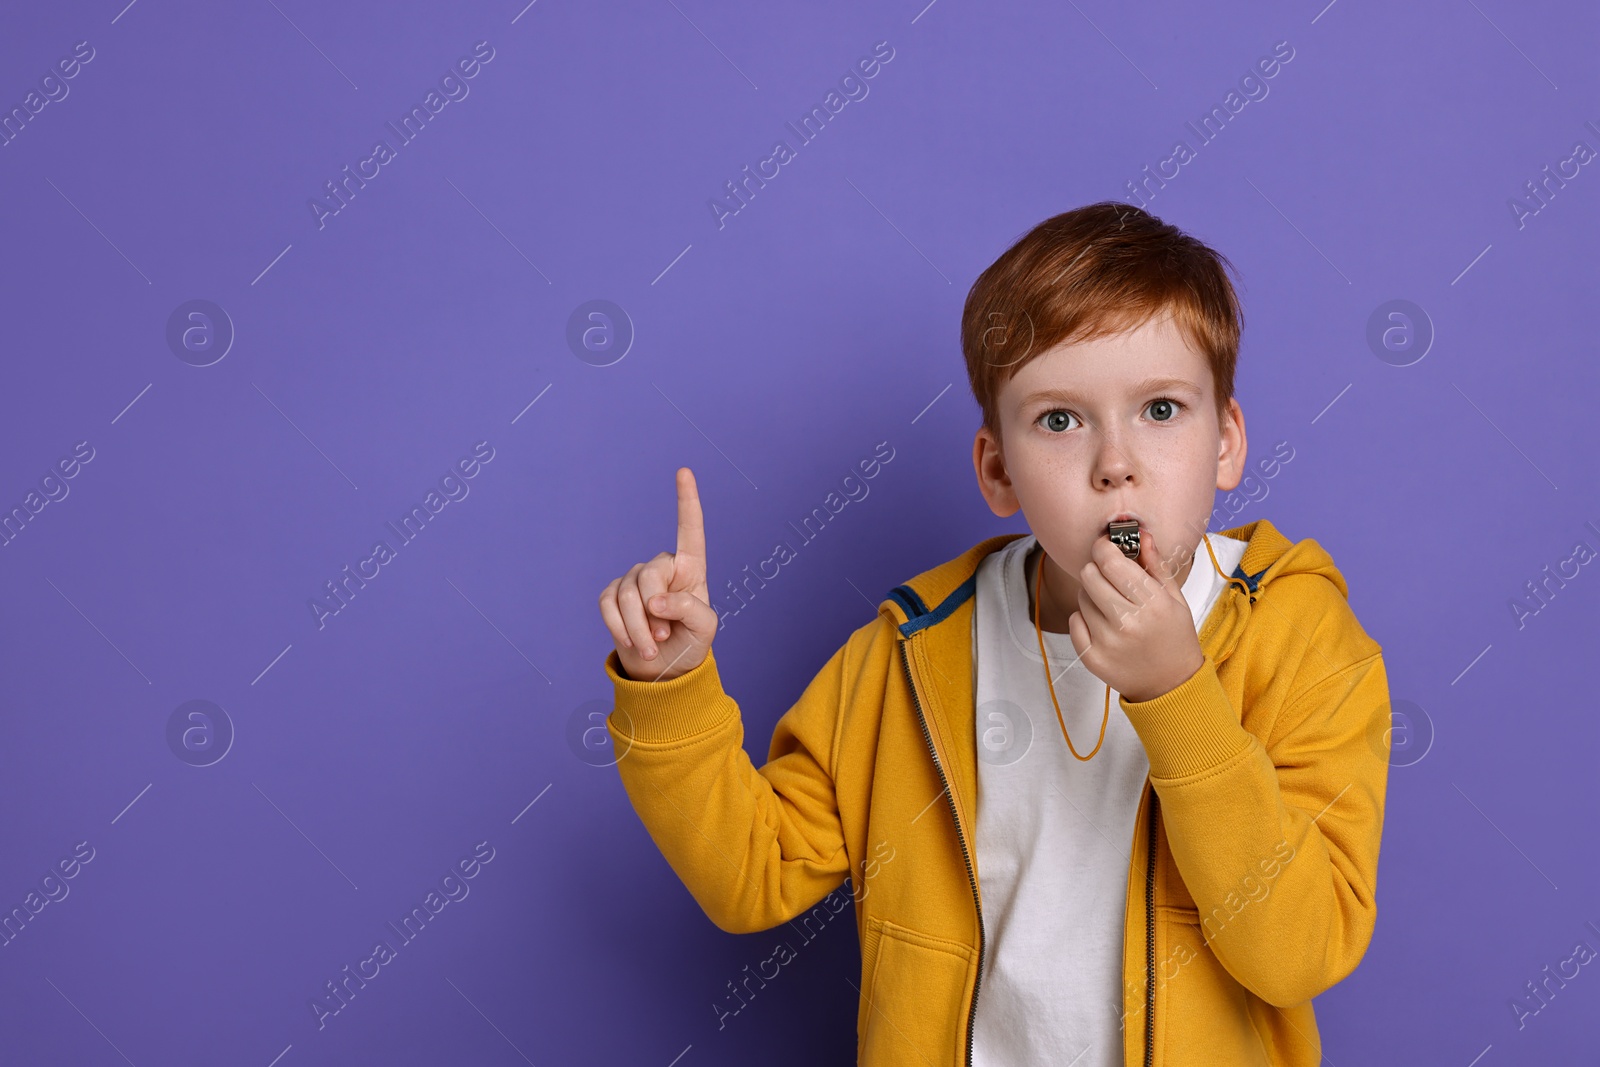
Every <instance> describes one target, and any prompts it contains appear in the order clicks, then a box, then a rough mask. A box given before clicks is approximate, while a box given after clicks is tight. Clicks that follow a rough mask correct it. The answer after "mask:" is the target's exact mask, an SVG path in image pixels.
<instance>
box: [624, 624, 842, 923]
mask: <svg viewBox="0 0 1600 1067" xmlns="http://www.w3.org/2000/svg"><path fill="white" fill-rule="evenodd" d="M849 647H851V642H846V643H845V645H844V646H842V647H840V649H839V650H838V651H837V652H835V653H834V654H833V656H832V657H831V658H830V659H829V660H828V662H827V663H826V664H825V665H824V666H823V667H822V669H821V670H820V671H819V672H818V673H817V674H816V676H815V677H814V678H813V679H812V680H811V682H810V684H809V685H807V687H806V689H805V691H804V692H803V693H802V694H801V696H800V699H799V700H798V701H797V702H796V703H795V704H794V705H793V706H792V707H791V708H790V709H789V710H788V711H787V712H785V713H784V715H783V716H782V717H781V718H780V719H779V720H778V723H777V726H776V727H775V728H774V730H773V737H772V744H771V746H770V751H769V759H768V760H767V762H766V763H765V764H764V765H763V766H762V767H760V768H759V769H758V768H756V767H755V765H754V764H753V763H752V762H751V760H750V757H749V756H748V755H747V754H746V753H745V750H744V724H743V721H742V720H741V718H740V714H739V705H738V704H737V703H736V702H735V701H734V699H733V698H732V697H730V696H728V695H727V693H725V692H724V691H723V689H722V681H721V678H720V676H719V675H718V672H717V664H716V659H715V656H714V654H713V653H712V652H710V651H708V652H707V653H706V658H705V660H704V661H703V662H702V663H701V664H700V665H699V666H697V667H695V668H694V669H693V670H691V671H688V672H687V673H684V674H681V675H679V676H678V677H676V678H673V679H670V680H668V681H665V682H645V681H639V680H636V679H633V678H629V677H628V676H627V674H626V673H624V671H623V670H622V665H621V662H620V661H619V659H618V658H617V653H616V650H615V649H613V650H612V651H611V652H610V653H609V654H608V655H607V656H606V661H605V670H606V675H607V676H608V677H609V678H610V680H611V682H612V685H613V688H614V691H615V707H614V709H613V710H612V712H611V714H610V716H609V717H608V718H607V720H606V728H607V731H608V732H609V733H610V735H611V738H612V744H613V747H614V751H615V752H616V754H617V756H618V760H617V770H618V772H619V773H620V774H621V776H622V784H623V787H624V788H625V789H626V790H627V793H628V798H629V800H631V801H632V803H633V808H634V811H636V812H637V813H638V815H639V818H640V820H641V821H642V822H643V823H644V825H645V829H646V830H648V831H649V833H650V836H651V838H652V839H653V840H654V841H655V843H656V847H658V848H659V849H660V850H661V854H662V855H663V856H664V857H665V858H666V860H667V862H668V864H670V865H671V867H672V869H673V871H674V872H676V873H677V875H678V877H679V878H680V879H681V880H682V881H683V884H684V886H685V887H687V888H688V890H689V892H690V894H691V895H692V896H693V897H694V899H695V901H696V902H697V903H699V905H700V907H701V908H702V909H703V910H704V911H705V913H706V916H707V917H708V918H709V919H710V920H711V921H712V922H713V923H715V924H716V925H717V926H718V927H719V928H720V929H722V930H725V931H727V932H729V933H754V932H756V931H759V930H768V929H771V928H772V927H774V926H778V925H780V924H781V923H784V922H787V921H788V920H790V919H792V918H793V917H795V916H796V915H798V914H800V913H801V912H803V911H805V910H806V909H808V908H810V907H811V906H813V905H814V904H816V902H817V901H819V900H821V899H822V898H823V897H824V896H826V895H827V894H828V893H829V892H831V891H832V890H834V889H835V888H837V887H838V886H839V884H840V883H841V882H842V881H843V880H844V877H845V875H846V874H848V873H849V870H850V866H849V860H848V858H847V855H846V850H845V841H844V831H843V827H842V824H841V821H840V818H839V811H838V803H837V801H836V799H835V794H834V784H833V783H834V773H833V768H834V753H835V747H836V744H837V740H838V727H839V722H840V716H841V711H842V703H843V699H844V693H845V674H846V669H845V668H846V650H847V649H848V648H849Z"/></svg>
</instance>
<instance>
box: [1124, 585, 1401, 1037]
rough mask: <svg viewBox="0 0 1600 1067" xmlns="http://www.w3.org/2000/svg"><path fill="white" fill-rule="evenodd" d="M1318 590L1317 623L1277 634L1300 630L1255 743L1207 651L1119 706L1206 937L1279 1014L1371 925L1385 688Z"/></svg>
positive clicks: (1310, 991) (1339, 964)
mask: <svg viewBox="0 0 1600 1067" xmlns="http://www.w3.org/2000/svg"><path fill="white" fill-rule="evenodd" d="M1327 592H1328V593H1329V594H1330V595H1329V596H1328V597H1327V599H1326V600H1325V601H1323V603H1322V604H1319V605H1318V607H1319V608H1324V609H1325V610H1324V611H1323V613H1322V615H1321V616H1320V619H1319V620H1318V621H1317V622H1315V623H1312V624H1309V625H1306V626H1304V627H1302V628H1296V627H1286V628H1285V629H1286V630H1287V631H1292V632H1293V633H1295V634H1297V635H1298V634H1299V633H1301V632H1302V629H1303V630H1306V631H1310V635H1309V638H1306V639H1304V640H1303V641H1302V651H1303V656H1302V658H1301V659H1300V661H1299V668H1298V669H1297V670H1296V671H1295V678H1294V682H1293V683H1292V684H1291V687H1290V688H1289V692H1290V696H1289V697H1288V698H1287V699H1285V700H1284V702H1283V705H1282V707H1281V709H1279V710H1278V712H1277V714H1276V715H1271V714H1268V715H1266V716H1263V718H1265V719H1266V721H1267V722H1268V723H1269V724H1270V725H1269V728H1268V730H1267V731H1266V732H1267V737H1266V739H1265V740H1263V739H1262V738H1260V737H1257V736H1256V734H1255V733H1252V732H1251V731H1250V730H1248V729H1246V728H1245V727H1244V726H1243V725H1241V717H1240V713H1239V711H1238V709H1236V708H1235V707H1234V706H1233V704H1232V703H1231V701H1230V698H1229V696H1228V693H1227V692H1226V691H1225V689H1224V686H1223V684H1222V681H1221V679H1220V678H1219V677H1218V675H1217V668H1216V663H1215V662H1214V661H1213V660H1212V658H1211V656H1210V655H1207V656H1206V658H1205V663H1204V664H1203V665H1202V666H1201V667H1200V669H1199V670H1197V671H1196V672H1195V673H1194V675H1193V676H1192V677H1190V678H1189V679H1188V680H1187V681H1185V682H1184V683H1183V684H1181V685H1179V686H1178V687H1177V688H1176V689H1173V690H1172V691H1170V692H1168V693H1165V694H1163V695H1161V696H1159V697H1156V698H1154V699H1152V700H1147V701H1141V702H1128V701H1123V702H1122V707H1123V709H1124V710H1125V711H1126V712H1127V715H1128V718H1129V720H1130V721H1131V722H1132V723H1133V725H1134V728H1135V729H1136V730H1137V731H1138V733H1139V735H1140V737H1141V739H1142V740H1143V741H1144V743H1145V749H1146V753H1147V754H1148V756H1149V759H1150V777H1151V784H1152V786H1153V787H1154V788H1155V790H1156V793H1157V795H1158V796H1159V797H1160V800H1161V815H1162V818H1163V820H1164V822H1165V825H1166V833H1167V843H1168V847H1169V848H1170V849H1171V851H1172V856H1173V860H1174V861H1175V862H1176V864H1177V866H1178V871H1179V873H1180V874H1181V876H1182V878H1183V883H1184V886H1185V887H1186V888H1187V889H1188V890H1189V893H1190V895H1191V896H1192V897H1193V898H1194V901H1195V905H1196V907H1197V909H1198V911H1199V914H1200V919H1201V922H1202V930H1203V931H1204V932H1205V935H1206V937H1207V938H1208V940H1207V945H1208V946H1209V948H1210V949H1211V951H1212V952H1213V953H1215V954H1216V956H1217V958H1218V960H1219V961H1220V962H1221V963H1222V965H1223V966H1224V967H1225V968H1226V969H1227V970H1228V972H1229V973H1230V974H1232V975H1233V976H1234V978H1235V979H1237V980H1238V981H1239V983H1240V984H1241V985H1243V986H1245V987H1246V988H1247V989H1249V990H1250V991H1251V992H1253V993H1254V994H1255V995H1256V996H1258V997H1260V998H1261V999H1263V1000H1265V1001H1267V1002H1268V1003H1270V1004H1274V1005H1277V1006H1279V1007H1285V1006H1288V1005H1291V1004H1298V1003H1300V1002H1302V1001H1306V1000H1310V999H1311V998H1312V997H1314V996H1316V995H1317V994H1319V993H1322V992H1323V991H1325V990H1327V989H1328V988H1330V987H1331V986H1333V985H1335V984H1337V983H1338V982H1340V981H1342V980H1343V979H1344V978H1345V977H1346V976H1347V975H1349V974H1350V972H1351V971H1353V970H1355V967H1356V965H1357V964H1358V963H1360V962H1361V957H1362V956H1363V955H1364V954H1365V952H1366V950H1367V945H1368V943H1369V942H1370V940H1371V938H1372V932H1373V927H1374V925H1375V923H1376V921H1377V902H1376V896H1375V894H1376V888H1377V869H1378V846H1379V839H1380V836H1381V833H1382V829H1383V806H1384V794H1385V789H1386V786H1387V779H1388V768H1389V761H1388V750H1387V733H1386V731H1387V729H1388V727H1389V724H1390V707H1389V689H1388V681H1387V677H1386V674H1385V670H1384V665H1383V658H1382V650H1381V649H1380V648H1379V646H1378V645H1377V643H1376V642H1374V641H1372V640H1371V639H1370V638H1369V637H1367V635H1366V634H1365V633H1364V632H1362V630H1361V627H1360V625H1359V624H1358V623H1357V622H1356V619H1355V616H1354V614H1353V613H1352V612H1351V611H1350V608H1349V606H1348V604H1347V603H1346V602H1345V600H1344V598H1343V596H1340V595H1336V594H1333V593H1332V590H1331V588H1330V589H1329V590H1328V591H1327ZM1279 610H1281V609H1279ZM1302 676H1310V677H1311V678H1313V679H1314V680H1313V681H1310V682H1309V683H1303V682H1302V681H1301V679H1302ZM1258 721H1259V720H1258ZM1273 870H1276V872H1277V873H1276V876H1275V877H1273V876H1270V875H1269V876H1267V877H1265V878H1264V877H1263V875H1264V874H1266V872H1269V871H1273ZM1263 886H1264V887H1265V892H1264V893H1263V894H1262V895H1260V896H1259V897H1257V896H1256V893H1257V892H1260V891H1261V890H1262V888H1263ZM1214 920H1215V921H1214Z"/></svg>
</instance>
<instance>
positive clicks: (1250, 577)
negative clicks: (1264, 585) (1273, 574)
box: [1233, 567, 1271, 593]
mask: <svg viewBox="0 0 1600 1067" xmlns="http://www.w3.org/2000/svg"><path fill="white" fill-rule="evenodd" d="M1270 569H1271V568H1270V567H1263V568H1261V569H1260V570H1258V571H1256V572H1255V573H1254V574H1246V573H1245V572H1244V568H1243V567H1235V568H1233V576H1234V577H1235V578H1238V579H1240V580H1241V581H1243V582H1244V583H1245V584H1246V585H1248V586H1249V587H1250V591H1251V592H1252V593H1254V592H1255V591H1256V589H1257V588H1258V587H1259V586H1260V585H1261V576H1262V575H1263V574H1265V573H1267V571H1268V570H1270Z"/></svg>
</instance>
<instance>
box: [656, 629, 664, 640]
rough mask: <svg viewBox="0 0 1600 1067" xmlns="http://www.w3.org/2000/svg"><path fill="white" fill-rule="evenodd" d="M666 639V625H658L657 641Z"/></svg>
mask: <svg viewBox="0 0 1600 1067" xmlns="http://www.w3.org/2000/svg"><path fill="white" fill-rule="evenodd" d="M666 639H667V630H666V627H664V626H663V627H658V628H657V629H656V640H657V641H665V640H666Z"/></svg>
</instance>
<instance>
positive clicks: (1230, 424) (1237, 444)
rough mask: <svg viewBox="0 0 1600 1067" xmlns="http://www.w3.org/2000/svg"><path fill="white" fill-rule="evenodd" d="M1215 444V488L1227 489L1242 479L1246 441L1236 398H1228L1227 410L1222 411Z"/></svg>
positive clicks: (1242, 414)
mask: <svg viewBox="0 0 1600 1067" xmlns="http://www.w3.org/2000/svg"><path fill="white" fill-rule="evenodd" d="M1220 430H1221V433H1220V435H1219V437H1220V440H1219V441H1218V445H1217V488H1218V489H1221V490H1224V491H1226V490H1229V489H1232V488H1234V487H1235V486H1237V485H1238V484H1239V483H1240V482H1241V481H1242V480H1243V479H1244V461H1245V454H1246V451H1247V445H1248V442H1247V441H1246V440H1245V433H1244V409H1243V408H1241V407H1240V406H1239V401H1238V398H1236V397H1229V398H1228V410H1227V411H1226V412H1224V413H1223V416H1222V419H1221V426H1220Z"/></svg>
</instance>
